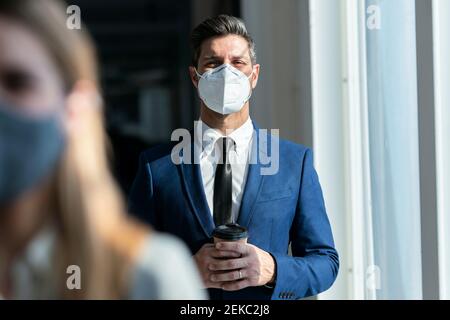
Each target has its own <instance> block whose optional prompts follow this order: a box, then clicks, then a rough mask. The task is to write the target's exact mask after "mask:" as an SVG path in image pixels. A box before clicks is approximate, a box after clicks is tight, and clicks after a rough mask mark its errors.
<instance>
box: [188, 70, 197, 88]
mask: <svg viewBox="0 0 450 320" xmlns="http://www.w3.org/2000/svg"><path fill="white" fill-rule="evenodd" d="M189 76H190V78H191V81H192V84H193V85H194V87H195V88H198V76H197V73H196V72H195V67H194V66H190V67H189Z"/></svg>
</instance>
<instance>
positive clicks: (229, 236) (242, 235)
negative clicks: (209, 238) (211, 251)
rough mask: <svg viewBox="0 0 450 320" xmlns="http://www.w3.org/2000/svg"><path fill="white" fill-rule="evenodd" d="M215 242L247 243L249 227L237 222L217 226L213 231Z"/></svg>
mask: <svg viewBox="0 0 450 320" xmlns="http://www.w3.org/2000/svg"><path fill="white" fill-rule="evenodd" d="M212 235H213V238H214V243H218V242H233V241H238V242H244V243H247V238H248V231H247V228H245V227H243V226H240V225H238V224H236V223H230V224H223V225H220V226H218V227H216V228H215V229H214V231H213V234H212Z"/></svg>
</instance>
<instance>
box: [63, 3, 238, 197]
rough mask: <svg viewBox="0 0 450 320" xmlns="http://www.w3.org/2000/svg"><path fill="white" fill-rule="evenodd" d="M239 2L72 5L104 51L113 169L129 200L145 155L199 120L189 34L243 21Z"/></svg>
mask: <svg viewBox="0 0 450 320" xmlns="http://www.w3.org/2000/svg"><path fill="white" fill-rule="evenodd" d="M239 2H240V1H239V0H183V1H180V0H164V1H161V0H127V1H123V0H73V1H71V2H70V4H74V5H78V6H79V7H80V9H81V19H82V21H83V23H84V24H85V26H86V27H87V28H88V29H89V31H90V33H91V35H92V37H93V39H94V41H95V43H96V45H97V50H98V56H99V61H100V68H101V69H100V71H101V85H102V89H103V95H104V99H105V105H106V124H107V130H108V134H109V136H110V138H111V142H112V146H113V152H114V157H113V170H114V174H115V175H116V178H117V180H118V182H119V184H120V186H121V187H122V189H123V191H124V192H125V194H127V193H128V191H129V189H130V187H131V184H132V182H133V179H134V176H135V174H136V170H137V165H138V158H139V154H140V152H141V151H143V150H145V149H147V148H149V147H151V146H152V145H155V144H158V143H162V142H167V141H169V140H170V135H171V133H172V131H173V130H174V129H176V128H180V127H184V128H190V127H192V125H193V121H194V120H195V119H197V118H198V100H197V95H196V92H195V91H194V89H193V87H192V84H191V82H190V79H189V75H188V66H189V63H190V55H191V51H190V45H189V35H190V32H191V30H192V29H193V28H194V27H195V26H196V25H197V24H198V23H200V22H201V21H202V20H204V19H205V18H207V17H210V16H214V15H217V14H220V13H227V14H231V15H235V16H240V3H239Z"/></svg>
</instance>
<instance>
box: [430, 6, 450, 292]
mask: <svg viewBox="0 0 450 320" xmlns="http://www.w3.org/2000/svg"><path fill="white" fill-rule="evenodd" d="M433 42H434V87H435V117H436V119H435V126H436V180H437V204H438V205H437V207H438V253H439V287H440V290H439V291H440V298H441V299H450V1H448V0H433Z"/></svg>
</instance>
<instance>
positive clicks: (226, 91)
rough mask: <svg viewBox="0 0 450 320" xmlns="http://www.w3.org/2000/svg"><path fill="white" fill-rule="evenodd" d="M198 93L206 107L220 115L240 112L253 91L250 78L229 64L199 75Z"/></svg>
mask: <svg viewBox="0 0 450 320" xmlns="http://www.w3.org/2000/svg"><path fill="white" fill-rule="evenodd" d="M195 72H196V73H197V76H198V77H199V79H200V80H199V82H198V93H199V96H200V99H202V100H203V102H204V103H205V105H206V106H207V107H208V108H209V109H211V110H213V111H215V112H217V113H220V114H223V115H226V114H230V113H234V112H238V111H240V110H241V109H242V107H243V106H244V104H245V103H246V102H247V101H248V100H249V99H250V96H251V94H252V90H251V87H250V81H249V78H250V77H251V76H252V74H253V72H252V73H251V74H250V76H247V75H245V74H244V73H243V72H241V71H240V70H238V69H236V68H234V67H233V66H231V65H229V64H223V65H221V66H218V67H217V68H214V69H211V70H208V71H206V72H205V73H203V74H199V73H198V72H197V70H195Z"/></svg>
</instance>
